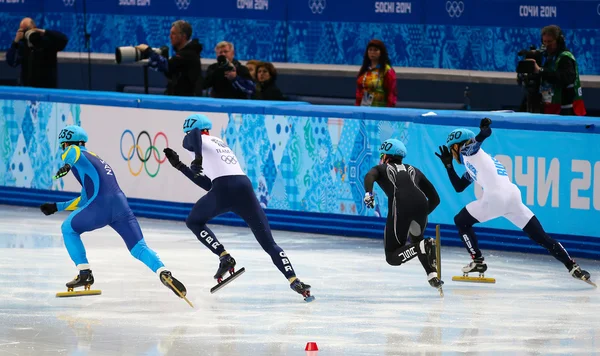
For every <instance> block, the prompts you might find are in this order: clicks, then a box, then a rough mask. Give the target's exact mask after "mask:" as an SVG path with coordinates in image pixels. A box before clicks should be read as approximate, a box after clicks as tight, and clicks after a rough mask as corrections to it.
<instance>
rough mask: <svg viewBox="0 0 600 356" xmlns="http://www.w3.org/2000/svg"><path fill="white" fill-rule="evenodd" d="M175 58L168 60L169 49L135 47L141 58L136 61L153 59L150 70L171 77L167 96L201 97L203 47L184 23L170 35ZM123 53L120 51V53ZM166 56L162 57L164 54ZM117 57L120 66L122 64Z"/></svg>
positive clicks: (141, 45) (190, 28)
mask: <svg viewBox="0 0 600 356" xmlns="http://www.w3.org/2000/svg"><path fill="white" fill-rule="evenodd" d="M169 37H170V39H171V45H172V46H173V49H174V50H175V55H174V56H172V57H171V58H168V59H167V55H166V53H165V52H166V51H165V50H168V49H167V48H166V47H165V48H163V49H162V51H158V50H155V49H153V48H150V47H149V46H148V45H146V44H140V45H137V46H135V48H136V49H138V50H139V51H140V52H141V56H139V57H137V58H136V59H134V60H140V59H145V58H149V59H150V61H149V63H148V66H149V67H150V68H151V69H154V70H157V71H159V72H162V73H164V74H165V77H167V90H166V91H165V94H167V95H178V96H201V94H202V66H201V59H200V53H201V52H202V44H201V43H200V42H198V40H197V39H192V40H191V39H190V38H191V37H192V25H190V24H189V23H188V22H186V21H183V20H178V21H175V22H173V25H172V26H171V32H170V35H169ZM117 50H119V49H117ZM161 52H162V54H161ZM119 57H120V55H119V53H117V62H120V60H119Z"/></svg>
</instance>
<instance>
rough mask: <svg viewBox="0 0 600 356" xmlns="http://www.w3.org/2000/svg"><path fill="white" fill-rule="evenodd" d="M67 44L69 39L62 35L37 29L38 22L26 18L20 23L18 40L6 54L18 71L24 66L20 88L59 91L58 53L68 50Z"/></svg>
mask: <svg viewBox="0 0 600 356" xmlns="http://www.w3.org/2000/svg"><path fill="white" fill-rule="evenodd" d="M67 42H69V39H68V38H67V36H65V35H64V34H63V33H61V32H58V31H51V30H43V29H41V28H37V27H36V25H35V22H34V21H33V20H32V19H31V18H29V17H26V18H24V19H23V20H21V24H20V25H19V30H18V31H17V34H16V36H15V40H14V42H13V43H12V45H11V47H10V49H9V50H8V51H7V52H6V63H8V65H9V66H11V67H15V68H16V67H18V66H19V65H20V66H21V75H20V85H22V86H26V87H36V88H56V87H57V86H58V84H57V78H58V75H57V72H58V69H57V64H58V60H57V54H58V52H60V51H62V50H63V49H65V47H66V46H67Z"/></svg>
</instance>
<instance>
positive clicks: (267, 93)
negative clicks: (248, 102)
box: [253, 62, 286, 100]
mask: <svg viewBox="0 0 600 356" xmlns="http://www.w3.org/2000/svg"><path fill="white" fill-rule="evenodd" d="M276 81H277V69H275V66H274V65H273V64H272V63H269V62H261V63H259V64H258V65H257V66H256V82H257V84H256V92H255V93H254V96H253V99H257V100H286V98H285V97H284V96H283V93H282V92H281V90H279V88H278V87H277V84H276Z"/></svg>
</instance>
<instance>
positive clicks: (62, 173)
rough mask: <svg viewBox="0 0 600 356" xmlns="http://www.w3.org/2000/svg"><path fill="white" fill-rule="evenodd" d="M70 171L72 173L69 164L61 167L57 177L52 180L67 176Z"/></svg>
mask: <svg viewBox="0 0 600 356" xmlns="http://www.w3.org/2000/svg"><path fill="white" fill-rule="evenodd" d="M70 171H71V166H70V165H69V164H65V165H64V166H62V167H60V169H59V170H58V172H56V175H55V176H54V177H52V178H54V179H58V178H62V177H64V176H66V175H67V174H68V173H69V172H70Z"/></svg>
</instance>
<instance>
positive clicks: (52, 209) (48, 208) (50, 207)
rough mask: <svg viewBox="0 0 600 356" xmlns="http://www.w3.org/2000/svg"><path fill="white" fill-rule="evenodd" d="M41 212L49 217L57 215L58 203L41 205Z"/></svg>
mask: <svg viewBox="0 0 600 356" xmlns="http://www.w3.org/2000/svg"><path fill="white" fill-rule="evenodd" d="M40 210H41V211H42V213H44V215H46V216H47V215H52V214H54V213H56V212H57V211H58V208H57V207H56V203H44V204H42V205H40Z"/></svg>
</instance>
